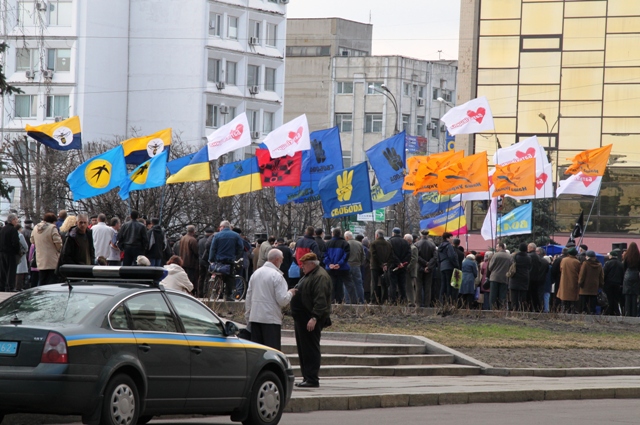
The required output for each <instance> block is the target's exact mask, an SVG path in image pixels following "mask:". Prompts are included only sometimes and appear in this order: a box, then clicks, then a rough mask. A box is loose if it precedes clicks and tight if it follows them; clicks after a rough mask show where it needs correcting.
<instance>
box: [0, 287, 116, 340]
mask: <svg viewBox="0 0 640 425" xmlns="http://www.w3.org/2000/svg"><path fill="white" fill-rule="evenodd" d="M110 299H111V295H102V294H86V293H82V292H75V291H72V292H58V291H37V292H32V291H24V292H20V293H18V294H16V295H15V296H13V297H11V298H10V299H8V300H7V301H6V302H3V303H2V306H1V307H0V323H2V324H3V325H7V326H8V325H9V321H10V320H11V319H13V318H14V317H15V316H16V315H17V316H18V318H19V319H20V320H22V323H23V324H24V325H25V326H28V325H31V324H38V323H40V324H42V323H50V324H53V323H62V324H78V323H82V321H83V320H84V319H85V317H86V316H87V315H88V314H89V313H91V311H92V310H93V309H95V308H96V307H98V306H100V307H102V306H101V304H102V302H103V301H107V300H110ZM20 348H24V347H20Z"/></svg>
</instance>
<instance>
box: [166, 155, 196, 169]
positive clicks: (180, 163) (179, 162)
mask: <svg viewBox="0 0 640 425" xmlns="http://www.w3.org/2000/svg"><path fill="white" fill-rule="evenodd" d="M196 153H197V152H194V153H190V154H189V155H185V156H181V157H180V158H176V159H174V160H171V161H169V162H167V170H169V175H171V174H175V173H177V172H178V171H180V170H181V169H182V168H183V167H186V166H187V165H189V163H190V162H191V160H192V159H193V157H194V156H196Z"/></svg>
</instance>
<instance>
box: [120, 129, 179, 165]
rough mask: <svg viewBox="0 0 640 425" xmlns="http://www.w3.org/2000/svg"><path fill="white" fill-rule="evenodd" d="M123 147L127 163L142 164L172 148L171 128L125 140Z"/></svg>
mask: <svg viewBox="0 0 640 425" xmlns="http://www.w3.org/2000/svg"><path fill="white" fill-rule="evenodd" d="M122 147H123V148H124V157H125V159H126V161H127V164H132V165H140V164H142V163H143V162H145V161H147V160H149V159H151V158H153V157H154V156H156V155H160V154H161V153H162V152H164V151H165V150H167V151H168V150H169V149H170V148H171V129H170V128H165V129H164V130H160V131H158V132H157V133H153V134H150V135H149V136H142V137H136V138H133V139H129V140H125V141H124V142H122Z"/></svg>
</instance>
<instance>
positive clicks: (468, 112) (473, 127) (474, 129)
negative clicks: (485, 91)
mask: <svg viewBox="0 0 640 425" xmlns="http://www.w3.org/2000/svg"><path fill="white" fill-rule="evenodd" d="M440 120H441V121H442V122H444V123H445V125H446V126H447V128H448V129H449V134H451V135H452V136H455V135H456V134H473V133H480V132H482V131H487V130H493V129H494V126H493V114H491V108H490V107H489V101H488V100H487V98H486V97H484V96H482V97H479V98H477V99H472V100H470V101H468V102H467V103H465V104H464V105H461V106H456V107H455V108H452V109H451V110H450V111H449V112H447V113H446V114H445V115H444V116H443V117H442V118H440Z"/></svg>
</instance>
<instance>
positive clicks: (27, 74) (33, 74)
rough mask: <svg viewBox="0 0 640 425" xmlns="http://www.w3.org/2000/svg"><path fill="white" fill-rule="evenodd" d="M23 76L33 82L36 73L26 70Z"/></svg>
mask: <svg viewBox="0 0 640 425" xmlns="http://www.w3.org/2000/svg"><path fill="white" fill-rule="evenodd" d="M25 75H26V76H27V78H28V79H30V80H33V79H34V78H35V77H36V72H35V71H34V70H32V69H27V71H26V72H25Z"/></svg>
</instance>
